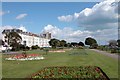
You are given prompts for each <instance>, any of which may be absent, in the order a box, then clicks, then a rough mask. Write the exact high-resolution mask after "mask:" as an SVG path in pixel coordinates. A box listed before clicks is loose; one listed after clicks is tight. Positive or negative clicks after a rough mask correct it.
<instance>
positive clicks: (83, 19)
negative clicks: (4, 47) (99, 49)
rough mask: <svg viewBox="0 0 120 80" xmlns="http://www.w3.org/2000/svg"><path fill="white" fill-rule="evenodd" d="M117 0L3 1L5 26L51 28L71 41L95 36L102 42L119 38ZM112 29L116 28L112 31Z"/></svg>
mask: <svg viewBox="0 0 120 80" xmlns="http://www.w3.org/2000/svg"><path fill="white" fill-rule="evenodd" d="M117 9H118V7H117V3H115V0H111V1H109V0H105V1H101V2H3V3H2V10H1V11H0V16H2V26H1V27H0V30H1V31H2V30H3V29H6V28H19V29H22V30H24V31H28V32H33V33H37V34H39V33H41V32H51V33H52V37H55V38H58V39H65V40H67V41H68V42H79V41H83V42H84V41H85V38H86V37H93V38H95V39H96V40H97V41H98V43H99V44H107V43H108V41H109V40H113V39H116V40H117V34H118V33H117V29H118V22H117V19H118V13H117ZM111 32H113V33H112V34H111Z"/></svg>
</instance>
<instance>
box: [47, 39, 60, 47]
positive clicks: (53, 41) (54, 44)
mask: <svg viewBox="0 0 120 80" xmlns="http://www.w3.org/2000/svg"><path fill="white" fill-rule="evenodd" d="M49 44H50V46H52V48H56V47H59V46H60V41H59V40H58V39H51V40H50V41H49Z"/></svg>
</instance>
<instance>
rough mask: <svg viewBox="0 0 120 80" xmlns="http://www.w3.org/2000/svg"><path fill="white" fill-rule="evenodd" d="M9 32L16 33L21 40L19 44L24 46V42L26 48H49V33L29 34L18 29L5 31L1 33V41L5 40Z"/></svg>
mask: <svg viewBox="0 0 120 80" xmlns="http://www.w3.org/2000/svg"><path fill="white" fill-rule="evenodd" d="M9 32H17V33H18V34H19V35H20V36H21V38H22V41H21V44H23V45H24V42H26V46H28V47H31V46H35V45H38V46H39V47H50V45H49V41H50V39H51V33H49V32H46V33H43V34H40V35H38V34H34V33H31V32H23V31H22V30H20V29H5V30H3V32H2V35H3V36H2V40H3V41H5V39H6V38H5V35H6V34H7V33H9Z"/></svg>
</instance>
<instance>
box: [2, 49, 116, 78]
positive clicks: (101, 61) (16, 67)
mask: <svg viewBox="0 0 120 80" xmlns="http://www.w3.org/2000/svg"><path fill="white" fill-rule="evenodd" d="M75 51H79V52H81V50H67V51H66V52H64V53H52V52H49V53H48V54H47V55H44V57H45V59H44V60H37V61H6V60H5V57H6V55H3V61H2V75H3V78H25V77H28V76H30V75H31V74H33V73H35V72H38V71H39V70H40V69H42V68H44V67H50V66H51V67H52V66H98V67H100V68H101V69H102V70H103V71H104V72H105V73H106V74H107V76H108V77H109V78H118V61H117V60H115V59H112V58H110V57H107V56H105V55H103V54H97V53H96V52H93V51H90V50H86V51H85V52H86V53H87V55H69V54H70V53H74V52H75ZM82 52H84V51H82ZM27 53H29V54H30V53H36V54H44V53H45V52H43V51H39V50H36V51H27Z"/></svg>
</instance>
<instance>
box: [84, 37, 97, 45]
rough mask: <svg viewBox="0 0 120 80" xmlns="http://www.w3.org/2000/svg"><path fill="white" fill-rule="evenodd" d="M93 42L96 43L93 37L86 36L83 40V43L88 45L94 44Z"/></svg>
mask: <svg viewBox="0 0 120 80" xmlns="http://www.w3.org/2000/svg"><path fill="white" fill-rule="evenodd" d="M94 43H97V41H96V40H95V39H94V38H91V37H88V38H86V40H85V44H86V45H90V47H91V46H92V44H94Z"/></svg>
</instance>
